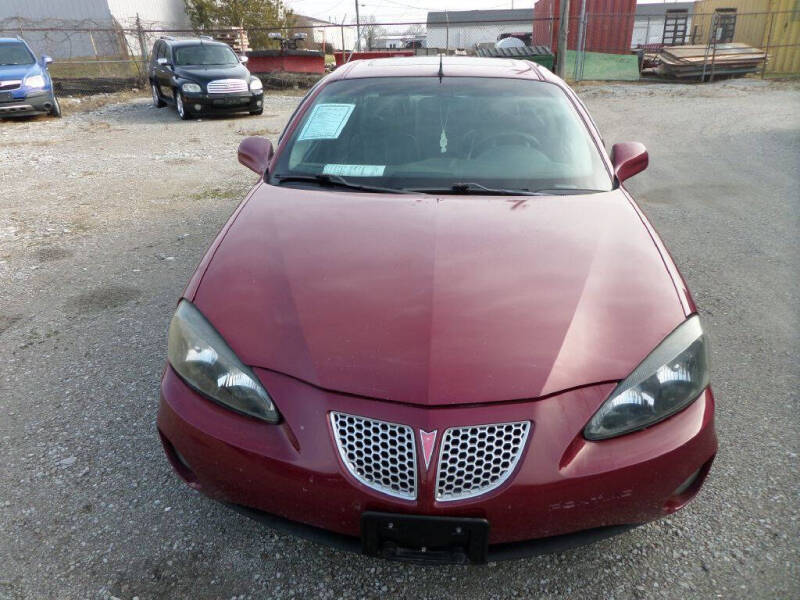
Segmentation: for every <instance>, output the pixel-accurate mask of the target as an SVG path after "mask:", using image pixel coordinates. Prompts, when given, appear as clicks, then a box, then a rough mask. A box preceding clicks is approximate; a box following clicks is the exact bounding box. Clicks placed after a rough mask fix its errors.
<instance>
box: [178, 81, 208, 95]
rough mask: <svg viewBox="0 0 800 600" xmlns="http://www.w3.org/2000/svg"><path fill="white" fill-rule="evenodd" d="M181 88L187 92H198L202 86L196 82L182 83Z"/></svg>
mask: <svg viewBox="0 0 800 600" xmlns="http://www.w3.org/2000/svg"><path fill="white" fill-rule="evenodd" d="M181 89H182V90H183V91H184V92H187V93H189V94H199V93H200V92H201V91H203V90H202V88H201V87H200V86H199V85H198V84H196V83H184V84H183V85H182V86H181Z"/></svg>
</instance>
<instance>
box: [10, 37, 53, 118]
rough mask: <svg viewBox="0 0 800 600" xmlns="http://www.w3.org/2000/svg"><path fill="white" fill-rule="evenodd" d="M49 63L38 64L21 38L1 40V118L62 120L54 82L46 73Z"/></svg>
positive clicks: (50, 59) (49, 60)
mask: <svg viewBox="0 0 800 600" xmlns="http://www.w3.org/2000/svg"><path fill="white" fill-rule="evenodd" d="M51 62H53V59H52V58H50V57H49V56H42V58H41V60H39V61H37V60H36V56H35V55H34V53H33V51H32V50H31V47H30V46H28V44H27V43H26V42H25V40H23V39H21V38H0V117H27V116H30V115H40V114H48V115H53V116H54V117H60V116H61V106H59V104H58V99H57V98H56V93H55V90H54V89H53V80H52V79H50V73H48V72H47V65H49V64H50V63H51Z"/></svg>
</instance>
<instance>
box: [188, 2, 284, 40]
mask: <svg viewBox="0 0 800 600" xmlns="http://www.w3.org/2000/svg"><path fill="white" fill-rule="evenodd" d="M183 4H184V6H185V7H186V14H187V15H188V16H189V21H191V23H192V28H193V29H194V30H195V31H203V30H213V29H215V28H220V27H243V28H244V29H246V30H247V37H248V39H249V41H250V45H251V46H252V47H253V48H269V47H272V46H275V45H276V42H275V41H274V40H270V39H269V33H270V31H280V32H281V33H283V35H284V37H289V36H290V35H291V32H290V31H288V28H289V27H291V26H292V25H293V24H294V17H293V15H292V11H291V10H290V9H288V8H286V7H285V6H284V4H283V1H282V0H183Z"/></svg>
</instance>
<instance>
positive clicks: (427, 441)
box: [419, 429, 437, 469]
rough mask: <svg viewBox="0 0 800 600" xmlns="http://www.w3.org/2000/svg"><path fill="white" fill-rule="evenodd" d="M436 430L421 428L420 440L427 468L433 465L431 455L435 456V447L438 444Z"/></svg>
mask: <svg viewBox="0 0 800 600" xmlns="http://www.w3.org/2000/svg"><path fill="white" fill-rule="evenodd" d="M436 432H437V430H436V429H434V430H433V431H422V429H420V430H419V441H420V444H421V445H422V458H423V459H425V468H426V469H427V468H428V467H430V466H431V456H433V447H434V446H435V445H436Z"/></svg>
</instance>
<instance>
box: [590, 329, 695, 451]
mask: <svg viewBox="0 0 800 600" xmlns="http://www.w3.org/2000/svg"><path fill="white" fill-rule="evenodd" d="M706 346H707V343H706V336H705V334H704V333H703V328H702V326H701V325H700V318H699V317H698V316H697V315H694V316H693V317H690V318H689V319H687V320H686V321H684V322H683V323H681V324H680V325H679V326H678V327H677V328H676V329H675V330H674V331H673V332H672V333H670V334H669V335H668V336H667V337H666V338H665V339H664V341H663V342H661V343H660V344H659V345H658V346H657V347H656V349H655V350H653V351H652V352H651V353H650V355H649V356H648V357H647V358H645V359H644V360H643V361H642V362H641V363H640V364H639V366H638V367H636V368H635V369H634V370H633V372H632V373H631V374H630V375H629V376H628V377H627V378H625V379H624V380H623V381H622V382H621V383H620V384H619V385H618V386H617V387H616V388H614V391H613V392H611V395H610V396H609V397H608V399H607V400H606V401H605V402H604V403H603V405H602V406H601V407H600V409H599V410H598V411H597V412H596V413H595V414H594V416H593V417H592V418H591V420H590V421H589V423H588V424H587V425H586V427H585V428H584V430H583V435H584V437H585V438H586V439H588V440H604V439H607V438H612V437H616V436H618V435H623V434H625V433H631V432H633V431H637V430H639V429H644V428H645V427H649V426H650V425H654V424H655V423H658V422H659V421H662V420H664V419H666V418H667V417H669V416H671V415H673V414H675V413H676V412H678V411H680V410H682V409H683V408H685V407H686V406H688V405H689V404H691V403H692V402H694V400H696V399H697V397H698V396H700V394H701V392H702V391H703V390H704V389H705V388H706V387H707V386H708V349H707V347H706Z"/></svg>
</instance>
